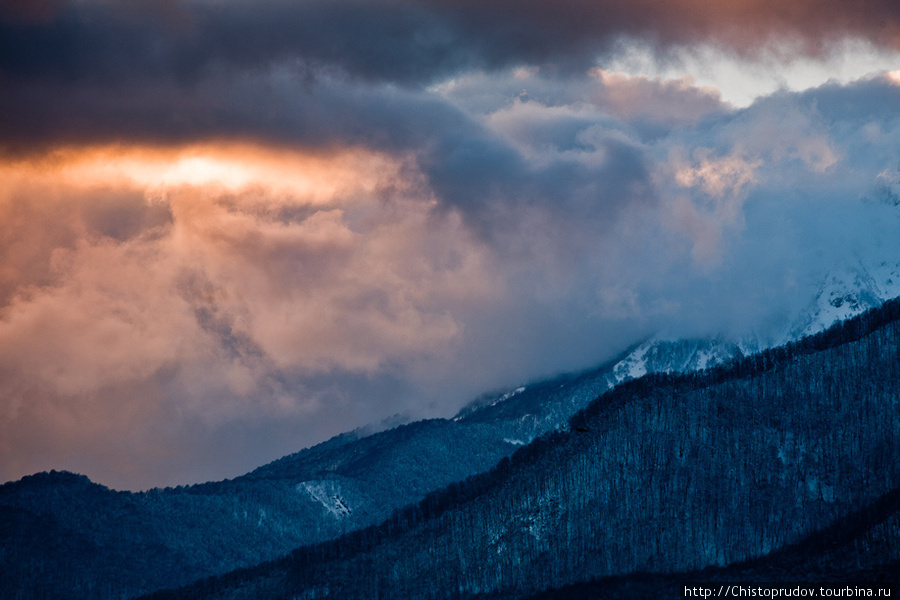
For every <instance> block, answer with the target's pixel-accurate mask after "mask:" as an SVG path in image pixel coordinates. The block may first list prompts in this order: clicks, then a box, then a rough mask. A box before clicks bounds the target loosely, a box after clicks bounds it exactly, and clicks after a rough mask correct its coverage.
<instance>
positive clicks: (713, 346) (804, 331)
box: [612, 261, 900, 385]
mask: <svg viewBox="0 0 900 600" xmlns="http://www.w3.org/2000/svg"><path fill="white" fill-rule="evenodd" d="M898 296H900V262H892V261H882V262H880V263H878V264H876V265H873V266H866V265H865V264H863V262H862V261H857V262H856V263H855V264H849V265H846V266H843V267H839V268H835V269H833V270H832V271H830V272H829V273H828V274H826V275H824V276H822V277H821V279H820V282H819V283H818V285H817V286H816V294H815V297H814V298H811V299H810V301H809V303H808V304H807V305H806V308H804V309H803V310H802V311H800V312H799V314H797V315H796V316H795V317H794V318H793V319H791V320H790V324H789V325H788V326H787V327H786V328H785V330H784V332H782V333H780V334H777V335H775V336H771V335H769V336H766V335H756V336H753V337H747V338H743V339H737V340H728V339H725V338H721V337H719V338H713V339H687V340H684V339H679V340H674V339H669V338H666V337H663V336H660V337H654V338H651V339H649V340H647V341H645V342H644V343H643V344H641V345H639V346H638V347H637V348H635V349H634V350H633V351H632V352H630V353H629V354H628V355H627V356H626V357H625V358H623V359H622V360H621V361H619V362H618V363H617V364H616V365H615V366H614V367H613V376H614V377H613V382H612V385H617V384H619V383H622V382H623V381H627V380H629V379H637V378H639V377H643V376H644V375H647V374H650V373H689V372H691V371H699V370H703V369H708V368H710V367H714V366H716V365H719V364H723V363H726V362H728V361H731V360H734V359H736V358H741V357H743V356H746V355H749V354H755V353H757V352H760V351H762V350H765V349H767V348H771V347H774V346H780V345H783V344H786V343H788V342H792V341H796V340H799V339H801V338H803V337H806V336H809V335H813V334H816V333H819V332H821V331H825V330H826V329H828V328H829V327H831V326H832V325H834V324H835V323H839V322H841V321H845V320H847V319H850V318H853V317H855V316H857V315H860V314H862V313H864V312H866V311H867V310H869V309H872V308H876V307H878V306H881V305H882V304H883V303H884V302H885V301H887V300H890V299H893V298H896V297H898Z"/></svg>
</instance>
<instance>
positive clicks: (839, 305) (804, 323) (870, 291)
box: [785, 261, 900, 341]
mask: <svg viewBox="0 0 900 600" xmlns="http://www.w3.org/2000/svg"><path fill="white" fill-rule="evenodd" d="M897 296H900V263H896V262H888V261H884V262H882V263H880V264H878V265H874V266H870V267H867V266H865V265H863V264H862V263H859V262H858V263H856V264H855V265H850V266H847V267H844V268H839V269H835V270H833V271H831V272H830V273H828V275H827V276H826V277H825V278H824V279H823V280H822V283H821V284H820V285H819V290H818V293H817V295H816V298H815V300H813V301H812V302H811V304H810V306H809V308H808V309H807V311H805V312H804V313H803V314H801V315H800V316H799V318H798V319H797V320H796V321H795V323H794V325H793V327H792V328H791V330H790V333H789V334H788V336H787V337H788V339H787V340H785V341H790V340H793V339H799V338H801V337H804V336H807V335H812V334H814V333H818V332H820V331H824V330H825V329H828V328H829V327H831V326H832V325H834V324H835V323H838V322H839V321H844V320H846V319H849V318H852V317H855V316H856V315H859V314H862V313H864V312H865V311H867V310H869V309H870V308H875V307H876V306H880V305H881V304H882V303H883V302H884V301H885V300H890V299H891V298H896V297H897Z"/></svg>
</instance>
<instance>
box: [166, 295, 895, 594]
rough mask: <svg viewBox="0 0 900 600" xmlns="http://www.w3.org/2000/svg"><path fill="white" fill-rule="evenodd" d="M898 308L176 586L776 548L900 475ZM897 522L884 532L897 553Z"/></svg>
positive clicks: (484, 576)
mask: <svg viewBox="0 0 900 600" xmlns="http://www.w3.org/2000/svg"><path fill="white" fill-rule="evenodd" d="M898 317H900V303H898V302H896V301H892V302H889V303H887V304H885V305H884V306H883V307H882V308H880V309H876V310H874V311H870V312H868V313H866V314H864V315H862V316H861V317H857V318H855V319H853V320H851V321H847V322H845V323H843V324H841V325H839V326H836V327H834V328H832V329H830V330H829V331H827V332H825V333H823V334H820V335H817V336H813V337H811V338H806V339H804V340H801V341H800V342H798V343H795V344H790V345H788V346H783V347H779V348H776V349H773V350H770V351H767V352H764V353H762V354H760V355H757V356H754V357H751V358H750V359H746V360H743V361H741V362H739V363H736V364H734V365H732V366H729V367H726V368H720V369H716V370H712V371H709V372H705V373H702V374H694V375H688V376H650V377H645V378H643V379H639V380H635V381H632V382H629V383H626V384H624V385H622V386H619V387H617V388H615V389H614V390H612V391H610V392H608V393H606V394H604V395H602V396H601V397H600V398H598V399H597V400H596V401H594V402H593V403H592V404H591V405H590V406H589V407H588V408H587V409H585V410H584V411H582V412H581V413H579V414H577V415H576V416H575V417H573V418H572V420H571V427H570V429H569V431H566V432H556V433H552V434H550V435H547V436H545V437H543V438H541V439H539V440H536V441H535V442H533V443H532V444H530V445H529V446H527V447H525V448H522V449H520V450H519V451H518V452H516V454H515V455H513V457H512V458H511V459H509V460H504V461H502V462H501V463H500V465H499V466H498V467H497V468H496V469H494V470H492V471H491V472H489V473H486V474H483V475H480V476H476V477H473V478H470V479H469V480H468V481H466V482H465V483H463V484H460V485H453V486H450V487H449V488H446V489H445V490H443V491H441V492H440V493H436V494H432V495H430V496H429V497H427V498H426V499H425V500H424V501H423V502H422V503H420V504H418V505H416V506H414V507H411V508H409V509H406V510H403V511H400V512H398V513H397V514H396V515H395V516H394V517H393V518H392V519H390V520H389V521H387V522H385V523H384V524H382V525H381V526H379V527H373V528H368V529H365V530H362V531H357V532H354V533H351V534H349V535H347V536H345V537H343V538H341V539H339V540H336V541H334V542H330V543H324V544H320V545H316V546H311V547H306V548H301V549H299V550H297V551H295V552H294V553H293V554H292V555H291V557H289V558H287V559H284V560H281V561H277V562H274V563H270V564H266V565H261V566H259V567H257V568H254V569H250V570H245V571H241V572H236V573H233V574H230V575H228V576H225V577H222V578H219V579H214V580H207V581H204V582H201V583H198V584H196V585H195V586H192V587H189V588H186V589H182V590H180V591H177V592H172V593H171V594H162V593H161V594H159V595H158V597H159V598H172V597H178V598H225V597H227V598H262V597H266V598H269V597H271V598H295V597H299V598H320V597H334V598H375V597H390V598H459V597H470V596H475V595H478V594H484V593H496V592H503V593H505V594H509V595H512V596H527V595H528V594H534V593H538V592H541V591H545V590H549V589H553V588H559V587H562V586H565V585H569V584H572V583H575V582H578V581H585V580H589V579H592V578H594V579H596V578H603V577H609V576H615V575H627V574H629V573H635V572H650V573H680V572H690V571H696V570H700V569H703V568H706V567H711V566H712V567H725V566H727V565H730V564H735V563H742V562H745V561H748V560H751V559H753V558H757V557H764V556H766V555H770V554H771V553H773V552H776V551H778V550H779V549H783V548H786V547H790V546H791V545H793V544H797V543H798V542H800V541H801V540H802V539H803V538H804V537H805V536H808V535H810V534H813V533H815V532H816V531H819V530H822V529H824V528H827V527H829V526H832V525H834V524H835V523H839V522H841V520H844V519H848V518H852V515H853V514H854V513H856V512H857V511H859V510H860V509H861V508H862V507H864V506H867V505H869V504H871V503H873V502H877V501H878V499H879V498H882V497H885V495H887V494H890V493H891V492H892V490H895V489H896V488H897V487H898V486H900V322H898ZM897 534H898V531H897V527H896V522H895V521H891V525H889V526H887V527H885V528H883V530H881V531H880V532H879V533H878V535H881V536H884V538H885V541H884V546H885V547H887V548H890V549H892V550H891V551H892V552H894V553H895V554H894V555H893V556H894V558H895V559H896V557H897V556H896V551H897V548H898V535H897ZM867 547H869V545H866V544H863V545H860V546H859V547H858V548H856V549H855V550H854V551H852V552H851V554H850V555H848V556H847V557H846V560H847V561H848V562H853V561H864V560H865V557H864V556H863V557H861V556H860V554H861V553H863V552H865V548H867ZM882 559H884V557H883V556H880V557H879V559H878V560H882Z"/></svg>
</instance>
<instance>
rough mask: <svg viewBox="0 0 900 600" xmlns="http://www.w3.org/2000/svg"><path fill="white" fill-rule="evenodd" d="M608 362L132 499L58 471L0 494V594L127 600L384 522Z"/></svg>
mask: <svg viewBox="0 0 900 600" xmlns="http://www.w3.org/2000/svg"><path fill="white" fill-rule="evenodd" d="M612 366H613V363H609V364H606V365H603V366H601V367H599V368H597V369H595V370H592V371H590V372H587V373H583V374H580V375H566V376H560V377H557V378H554V379H552V380H548V381H544V382H538V383H535V384H531V385H528V386H527V387H522V388H518V389H517V390H514V391H513V392H508V393H505V394H495V395H489V396H485V397H484V398H482V399H481V402H479V403H476V404H475V405H472V406H470V407H468V408H467V409H465V410H464V411H463V412H461V413H460V415H458V416H457V417H456V418H455V419H432V420H426V421H419V422H415V423H411V424H408V425H403V426H400V427H396V428H393V429H390V430H387V431H382V432H378V433H374V434H366V433H364V432H361V431H356V432H350V433H346V434H342V435H340V436H337V437H335V438H333V439H331V440H329V441H327V442H325V443H322V444H319V445H317V446H314V447H312V448H308V449H306V450H302V451H300V452H297V453H295V454H292V455H289V456H286V457H284V458H282V459H279V460H277V461H274V462H272V463H270V464H268V465H265V466H263V467H260V468H258V469H256V470H254V471H252V472H251V473H248V474H247V475H244V476H242V477H238V478H236V479H233V480H228V481H222V482H213V483H204V484H199V485H193V486H184V487H179V488H167V489H155V490H150V491H147V492H142V493H129V492H117V491H113V490H110V489H108V488H106V487H104V486H101V485H98V484H96V483H92V482H91V481H90V480H88V478H86V477H84V476H79V475H74V474H71V473H64V472H63V473H58V472H53V473H41V474H37V475H33V476H29V477H25V478H23V479H22V480H20V481H18V482H12V483H8V484H5V485H2V486H0V540H2V542H3V543H2V544H0V597H3V598H23V599H24V598H28V599H30V598H48V599H54V598H60V599H62V598H72V599H79V600H81V599H87V598H103V599H107V598H127V597H131V596H133V595H135V594H140V593H147V592H150V591H153V590H156V589H160V588H164V587H173V586H177V585H181V584H186V583H189V582H191V581H194V580H196V579H199V578H201V577H207V576H211V575H214V574H217V573H225V572H227V571H230V570H232V569H235V568H238V567H242V566H250V565H254V564H257V563H259V562H261V561H264V560H270V559H274V558H277V557H279V556H282V555H284V554H286V553H287V552H289V551H291V550H292V549H294V548H296V547H298V546H302V545H305V544H310V543H315V542H319V541H323V540H327V539H331V538H335V537H337V536H340V535H341V534H343V533H346V532H349V531H353V530H354V529H358V528H361V527H365V526H370V525H373V524H377V523H380V522H381V521H383V520H384V519H386V518H388V517H389V516H390V515H391V513H392V512H393V511H395V510H397V509H399V508H401V507H403V506H406V505H408V504H411V503H414V502H417V501H419V500H421V499H422V498H423V497H424V496H425V495H426V494H427V493H429V492H432V491H434V490H436V489H439V488H441V487H443V486H446V485H447V484H449V483H452V482H455V481H459V480H462V479H465V478H466V477H468V476H470V475H473V474H475V473H480V472H482V471H486V470H488V469H490V468H491V467H493V466H494V465H496V464H497V462H498V461H499V460H500V459H501V458H503V457H505V456H508V455H510V454H512V453H513V452H514V451H515V450H516V449H517V448H518V447H520V446H522V445H523V444H525V443H527V442H529V441H530V440H531V439H533V438H534V437H536V436H538V435H540V434H543V433H545V432H547V431H549V430H552V429H554V428H557V427H560V426H564V425H565V423H566V419H567V418H568V417H569V416H571V414H572V413H574V412H575V411H576V410H578V409H579V408H581V407H583V406H585V405H586V404H587V403H588V402H590V400H591V399H592V398H595V397H596V396H597V395H598V394H599V393H600V392H602V391H604V390H606V389H607V388H608V387H609V385H610V377H611V375H610V373H611V371H612Z"/></svg>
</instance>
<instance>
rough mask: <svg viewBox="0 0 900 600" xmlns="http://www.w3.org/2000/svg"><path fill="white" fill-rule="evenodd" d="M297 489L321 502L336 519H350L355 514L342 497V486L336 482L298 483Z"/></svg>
mask: <svg viewBox="0 0 900 600" xmlns="http://www.w3.org/2000/svg"><path fill="white" fill-rule="evenodd" d="M296 489H297V491H299V492H305V493H306V494H307V495H309V497H310V498H312V499H313V500H315V501H317V502H319V503H320V504H321V505H322V506H324V507H325V510H327V511H328V512H329V513H331V515H332V516H333V517H334V518H336V519H342V518H344V517H348V516H350V513H351V512H353V511H352V510H351V509H350V506H349V505H348V504H347V502H346V501H345V500H344V499H343V497H342V496H341V486H340V485H339V484H338V483H337V482H335V481H328V480H322V481H304V482H302V483H298V484H297V486H296Z"/></svg>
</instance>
